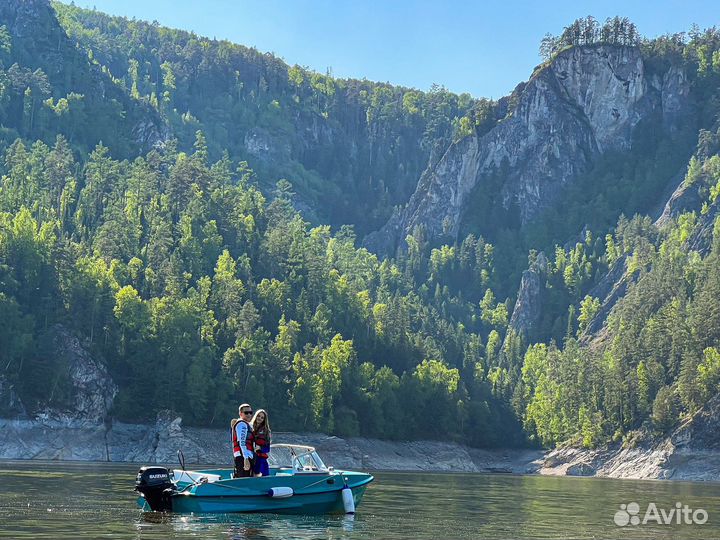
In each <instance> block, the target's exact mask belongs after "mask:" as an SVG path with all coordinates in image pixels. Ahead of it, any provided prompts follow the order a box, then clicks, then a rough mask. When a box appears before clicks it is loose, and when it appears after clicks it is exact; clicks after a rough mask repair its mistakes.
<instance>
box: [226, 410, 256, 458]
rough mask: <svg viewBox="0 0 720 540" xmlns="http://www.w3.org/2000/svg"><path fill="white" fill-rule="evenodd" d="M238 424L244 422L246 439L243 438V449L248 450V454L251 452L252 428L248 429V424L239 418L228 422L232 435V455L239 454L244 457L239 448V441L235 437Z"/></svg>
mask: <svg viewBox="0 0 720 540" xmlns="http://www.w3.org/2000/svg"><path fill="white" fill-rule="evenodd" d="M240 422H244V423H245V425H247V437H245V448H247V449H248V450H250V452H252V451H253V442H252V441H253V435H252V428H251V427H250V424H248V423H247V422H245V420H242V419H240V418H236V419H235V420H233V421H232V422H230V432H231V433H232V445H233V454H235V453H239V454H240V455H241V456H244V455H245V453H244V452H243V451H242V448H240V441H239V440H238V436H237V429H236V428H237V425H238V424H239V423H240Z"/></svg>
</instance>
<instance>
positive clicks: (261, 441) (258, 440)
mask: <svg viewBox="0 0 720 540" xmlns="http://www.w3.org/2000/svg"><path fill="white" fill-rule="evenodd" d="M253 444H255V446H256V447H257V450H255V454H256V455H257V456H258V457H261V458H265V459H267V457H268V454H267V452H263V451H262V448H263V446H269V445H270V432H269V431H268V430H267V429H263V430H262V431H258V432H257V433H255V432H253Z"/></svg>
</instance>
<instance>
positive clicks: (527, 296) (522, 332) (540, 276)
mask: <svg viewBox="0 0 720 540" xmlns="http://www.w3.org/2000/svg"><path fill="white" fill-rule="evenodd" d="M547 267H548V261H547V258H546V257H545V254H544V253H542V252H540V253H539V254H538V256H537V259H536V260H535V261H534V262H533V264H532V265H530V268H528V269H527V270H525V271H524V272H523V274H522V278H521V280H520V289H519V290H518V295H517V300H516V301H515V307H514V308H513V311H512V316H511V317H510V324H509V326H508V328H509V330H510V331H512V333H514V334H515V335H517V336H522V337H523V338H524V339H526V338H528V337H529V336H530V335H532V331H533V329H534V327H535V325H536V324H537V322H538V320H539V319H540V315H541V312H542V293H543V290H544V288H545V279H546V277H547ZM510 334H511V332H508V334H507V336H506V339H507V338H508V337H509V336H510Z"/></svg>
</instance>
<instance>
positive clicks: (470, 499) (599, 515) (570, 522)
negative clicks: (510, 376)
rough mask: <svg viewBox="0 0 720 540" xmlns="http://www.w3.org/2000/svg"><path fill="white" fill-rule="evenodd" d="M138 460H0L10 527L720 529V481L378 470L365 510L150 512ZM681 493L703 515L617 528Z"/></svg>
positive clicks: (381, 535)
mask: <svg viewBox="0 0 720 540" xmlns="http://www.w3.org/2000/svg"><path fill="white" fill-rule="evenodd" d="M137 469H138V466H136V465H127V464H95V463H38V462H8V461H5V462H2V461H0V538H14V539H23V538H33V539H36V538H38V539H39V538H47V539H98V538H118V539H125V538H131V539H137V540H145V539H148V540H149V539H180V538H183V539H184V538H193V539H197V538H208V539H216V538H217V539H225V540H240V539H275V538H277V539H283V540H287V539H291V538H298V539H309V538H331V539H340V538H348V539H355V538H367V539H371V538H372V539H376V538H377V539H387V540H397V539H406V538H407V539H411V538H412V539H418V540H423V539H436V538H438V539H443V538H473V539H475V538H478V539H484V538H487V539H505V538H514V539H525V538H573V539H585V538H599V539H604V538H613V539H614V538H618V539H625V538H632V539H634V538H642V539H656V538H658V539H669V538H673V539H675V538H678V539H685V538H688V539H689V538H698V539H700V538H702V539H713V538H720V484H700V483H687V482H653V481H628V480H605V479H588V478H553V477H539V476H505V475H479V474H474V475H464V474H463V475H461V474H427V473H411V474H408V473H378V474H377V475H376V481H375V482H374V483H373V484H372V485H371V487H370V488H369V489H368V491H367V493H366V495H365V499H364V500H363V503H362V504H361V505H360V507H359V509H358V514H357V515H356V516H355V517H354V519H352V518H350V517H345V516H312V517H310V516H308V517H287V516H275V515H268V514H263V515H260V514H256V515H223V516H182V515H165V516H162V515H157V514H144V513H143V512H141V511H140V510H138V509H137V508H136V506H135V497H134V494H133V492H132V487H133V485H134V479H135V473H136V472H137ZM633 501H634V502H637V503H638V504H639V505H640V507H641V511H640V514H641V517H642V515H644V513H645V509H646V507H647V506H648V504H649V503H652V502H654V503H655V504H656V505H657V507H658V508H662V509H664V510H666V511H670V510H671V509H672V508H673V507H674V505H675V503H676V502H682V503H683V504H687V505H689V506H690V507H691V508H693V509H699V508H702V509H704V510H706V511H707V513H708V516H709V519H708V521H707V523H706V524H704V525H697V524H693V525H656V524H646V525H642V524H641V525H638V526H635V527H633V526H626V527H618V526H616V525H615V523H614V521H613V517H614V515H615V513H616V512H617V511H618V510H619V506H620V504H623V503H626V504H627V503H630V502H633Z"/></svg>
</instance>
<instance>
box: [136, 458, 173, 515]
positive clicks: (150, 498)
mask: <svg viewBox="0 0 720 540" xmlns="http://www.w3.org/2000/svg"><path fill="white" fill-rule="evenodd" d="M135 491H139V492H140V493H141V494H142V496H143V497H145V500H146V501H147V503H148V504H149V505H150V508H151V509H152V510H154V511H155V512H172V496H173V493H175V484H173V483H172V482H171V481H170V471H168V470H167V469H166V468H165V467H143V468H141V469H140V470H139V471H138V474H137V479H136V480H135Z"/></svg>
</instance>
